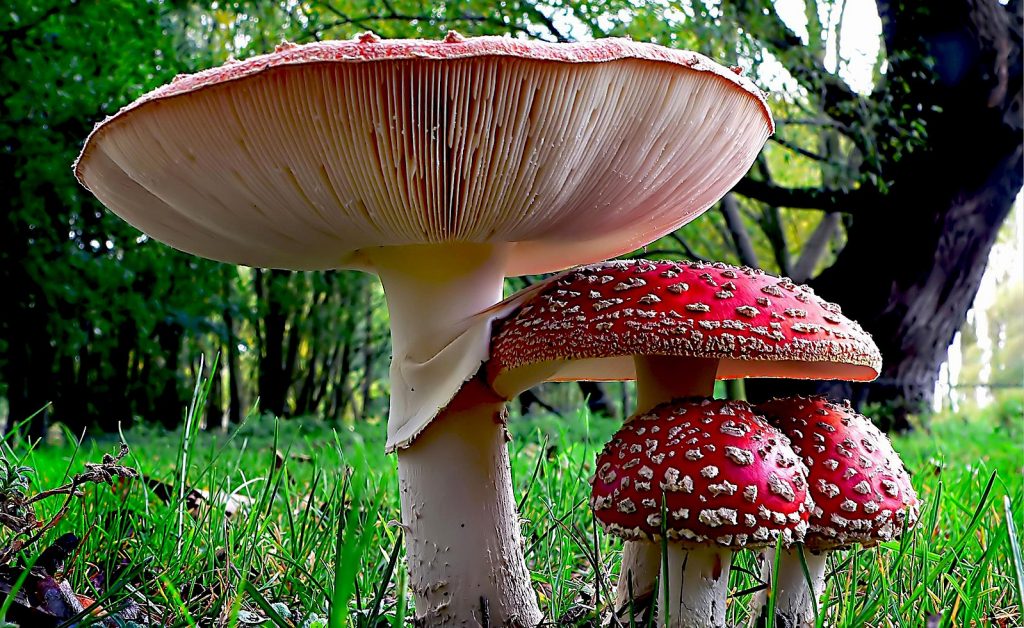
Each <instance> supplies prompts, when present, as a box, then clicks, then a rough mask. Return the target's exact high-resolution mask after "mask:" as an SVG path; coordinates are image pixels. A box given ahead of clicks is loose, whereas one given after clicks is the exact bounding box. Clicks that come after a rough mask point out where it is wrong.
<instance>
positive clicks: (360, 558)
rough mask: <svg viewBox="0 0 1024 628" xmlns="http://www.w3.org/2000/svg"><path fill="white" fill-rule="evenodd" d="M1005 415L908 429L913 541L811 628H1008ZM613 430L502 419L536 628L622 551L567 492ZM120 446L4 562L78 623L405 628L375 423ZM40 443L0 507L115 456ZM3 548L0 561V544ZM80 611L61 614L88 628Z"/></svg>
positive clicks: (103, 449) (845, 584)
mask: <svg viewBox="0 0 1024 628" xmlns="http://www.w3.org/2000/svg"><path fill="white" fill-rule="evenodd" d="M1015 412H1016V411H1011V414H1010V416H1005V415H1004V416H1002V418H999V417H998V416H997V414H998V413H993V412H988V413H985V414H983V415H982V414H978V413H974V414H971V415H965V414H961V415H942V416H935V417H932V418H931V419H930V422H929V427H928V429H927V430H924V429H919V430H917V431H916V432H915V433H913V434H912V435H910V436H907V437H897V438H895V439H894V440H895V445H896V449H897V450H898V451H899V452H900V453H901V454H902V455H903V458H904V460H905V462H906V464H907V466H908V468H909V469H910V470H911V471H912V473H913V478H914V485H915V486H916V488H917V491H918V493H919V495H920V497H921V498H922V499H923V501H924V503H925V507H924V509H923V512H922V517H921V521H920V525H919V526H918V527H917V528H916V529H914V530H913V531H912V532H911V533H910V534H909V535H908V536H906V537H905V538H904V539H903V540H902V541H901V542H891V543H885V544H883V545H882V546H880V547H879V548H877V549H871V550H854V551H849V552H836V553H834V554H832V558H831V559H830V561H831V562H830V569H829V573H830V577H829V579H828V584H827V604H826V605H824V606H823V607H822V608H821V612H822V613H823V615H821V622H820V625H824V626H850V627H854V626H857V627H859V626H927V627H929V628H930V627H932V626H971V625H975V626H988V625H994V626H1019V625H1021V621H1022V619H1021V605H1020V604H1021V600H1020V599H1019V596H1020V595H1021V588H1020V583H1021V578H1022V576H1024V574H1022V573H1021V570H1022V568H1021V557H1020V548H1019V546H1020V543H1019V539H1020V537H1019V535H1018V534H1017V532H1015V530H1014V527H1015V528H1016V530H1020V529H1022V528H1024V520H1022V519H1024V508H1022V500H1024V476H1022V473H1024V468H1022V465H1024V425H1022V423H1024V421H1022V420H1021V417H1020V416H1019V415H1015ZM194 424H195V423H194ZM616 427H617V425H616V424H615V422H614V421H611V420H608V419H591V418H588V417H587V416H585V415H583V416H579V417H573V418H562V419H558V418H555V417H553V416H547V417H540V418H531V419H527V418H515V419H513V420H512V421H511V430H512V432H513V441H512V444H511V447H512V460H513V473H514V477H515V484H516V491H517V494H518V495H521V496H522V502H521V513H522V517H523V519H524V523H523V525H524V534H525V538H526V554H527V559H528V562H529V564H530V567H531V569H532V571H533V582H534V587H535V589H536V590H537V592H538V593H539V597H540V601H541V606H542V610H543V611H544V613H545V617H546V618H547V621H550V622H552V624H553V625H554V624H557V625H569V626H572V625H594V621H595V617H596V616H597V614H598V613H600V614H604V613H605V612H606V611H607V608H608V602H609V594H608V591H609V589H613V588H614V584H613V583H614V578H615V577H616V573H617V570H618V560H617V555H618V550H619V549H620V547H621V544H620V542H619V541H617V540H615V539H613V538H610V537H608V536H607V535H605V534H603V533H602V532H601V531H599V530H595V529H594V525H593V519H592V516H591V514H590V512H589V509H588V507H587V498H588V493H589V486H588V484H587V481H586V479H587V477H588V476H589V475H590V474H591V473H592V469H591V467H592V462H593V459H594V455H595V452H596V451H597V450H599V448H600V446H601V444H602V443H603V442H604V441H605V439H607V438H608V436H609V435H610V434H611V433H613V432H614V430H615V429H616ZM125 437H126V440H127V443H128V445H129V446H130V452H129V453H128V454H127V456H126V457H125V458H124V459H123V460H121V464H124V465H126V466H128V467H133V468H135V469H137V470H138V471H140V472H141V473H142V474H143V476H142V478H140V479H138V480H131V479H128V480H125V479H120V478H114V482H113V484H112V486H107V485H106V484H102V483H98V484H97V483H85V484H83V485H82V486H81V492H82V495H81V497H80V498H79V499H71V500H70V501H69V502H68V509H67V511H66V512H65V513H64V514H63V515H62V516H61V517H60V519H59V521H57V522H56V523H55V525H54V527H53V528H52V529H49V530H47V532H46V534H45V536H44V537H43V538H42V539H40V540H39V541H38V542H36V543H35V544H33V545H30V546H28V547H26V548H25V549H24V550H23V557H24V558H25V559H26V560H28V561H37V560H38V564H40V565H42V564H44V563H46V561H50V564H51V566H50V569H51V570H53V571H59V572H61V573H63V574H64V575H66V579H67V582H68V583H69V584H70V588H71V589H73V590H74V591H75V592H77V593H78V594H79V595H82V596H86V597H88V598H91V599H93V600H95V601H96V605H95V606H92V607H91V608H92V609H93V610H96V609H97V608H102V609H105V610H103V611H100V613H99V614H102V613H103V612H107V613H111V614H115V615H116V616H117V617H118V618H119V619H120V620H128V619H131V618H133V617H135V622H136V623H137V624H138V625H146V622H144V618H145V617H146V616H147V615H148V616H149V617H150V625H182V626H185V625H267V626H310V627H315V626H326V625H328V619H327V616H328V611H329V606H330V605H331V604H332V601H333V603H334V604H335V605H337V606H336V607H340V608H348V609H350V610H349V613H348V620H349V622H350V624H351V625H357V626H378V625H400V624H403V623H409V621H410V620H411V616H412V611H411V609H410V606H411V599H410V598H409V597H408V595H406V594H404V592H405V591H406V589H407V587H406V586H405V583H406V573H405V570H404V565H403V560H402V545H401V538H400V529H399V528H398V527H396V526H395V525H393V524H392V522H394V521H395V520H397V519H399V513H398V503H397V490H396V486H397V480H396V469H395V461H394V458H393V457H386V456H385V455H384V454H383V425H382V424H380V423H379V422H377V423H374V422H370V423H367V424H365V425H361V426H359V428H358V429H354V428H351V427H341V428H338V429H331V428H330V427H329V426H327V425H326V424H325V423H324V422H322V421H312V420H292V421H282V422H277V421H274V420H273V419H272V418H269V417H253V418H251V419H249V420H248V421H247V422H246V423H245V424H243V425H242V426H241V427H240V428H238V429H237V430H236V431H234V432H233V433H231V434H211V433H206V432H201V431H198V430H196V429H192V430H190V431H188V432H186V431H185V430H179V431H177V432H173V433H166V432H163V431H158V430H155V429H153V428H142V429H135V430H133V431H131V432H129V433H128V434H126V435H125ZM55 440H56V441H58V442H56V443H50V444H46V443H41V444H39V445H37V446H36V447H34V448H33V447H29V446H28V445H27V444H26V443H24V442H21V441H11V439H8V441H7V444H6V446H5V448H4V449H5V451H4V456H5V458H6V462H5V463H4V464H3V465H2V466H3V469H0V471H6V476H7V477H6V479H4V477H3V475H4V474H2V473H0V490H5V491H8V493H7V494H6V495H5V496H4V499H6V500H7V501H8V502H9V501H10V492H11V491H15V492H17V491H18V490H21V489H19V488H18V486H17V484H18V478H19V477H22V476H23V477H24V478H25V479H27V480H28V481H29V486H28V489H27V490H24V491H23V492H24V494H25V495H26V496H28V497H30V496H31V495H33V494H36V493H38V492H39V491H42V490H44V489H49V488H53V487H57V486H58V485H61V484H63V483H65V482H67V481H69V478H71V477H72V476H73V475H74V474H76V473H79V472H82V471H84V470H85V469H86V467H85V463H86V462H100V460H101V458H102V456H103V454H104V453H107V452H116V450H117V444H118V439H117V437H116V436H112V437H111V436H108V437H102V438H98V439H87V440H86V441H85V442H84V443H81V444H76V442H75V441H74V439H71V438H67V437H65V438H64V439H55ZM62 440H63V442H60V441H62ZM15 462H16V464H15ZM108 464H116V463H113V462H111V461H109V460H108ZM18 465H23V466H25V467H29V468H31V469H32V470H31V471H28V470H24V469H23V470H21V471H20V472H19V471H18V470H17V468H16V467H17V466H18ZM182 470H185V473H184V474H183V473H182ZM100 475H102V474H100ZM100 479H104V478H100ZM64 502H65V497H64V496H63V495H56V496H54V497H50V498H46V499H43V500H41V501H40V502H38V503H36V504H35V508H36V513H37V514H38V518H39V520H40V522H45V521H47V520H48V519H49V518H51V517H53V516H54V515H55V514H56V513H57V512H58V510H59V508H60V507H61V506H62V504H64ZM354 506H358V508H353V507H354ZM229 513H230V514H229ZM350 513H352V514H354V515H355V516H351V514H350ZM1008 513H1012V515H1011V520H1008V518H1007V517H1008ZM1014 521H1015V526H1014V525H1013V522H1014ZM1008 524H1009V525H1008ZM41 525H42V524H41V523H40V524H36V527H37V528H39V527H40V526H41ZM65 533H72V534H74V535H76V536H77V537H78V541H79V542H78V543H77V544H76V542H75V540H74V539H72V538H71V537H63V540H62V541H61V543H58V544H57V545H52V546H51V547H50V550H49V553H48V554H44V556H43V557H42V558H40V557H39V554H40V552H41V551H42V550H43V549H44V548H45V547H47V545H49V544H52V543H54V540H55V539H57V538H58V536H60V535H61V534H65ZM595 539H596V546H597V547H598V552H596V555H595V552H594V550H593V548H594V547H595ZM2 541H3V543H4V544H6V545H7V546H8V547H9V544H10V541H11V539H10V537H9V535H8V536H5V537H4V538H3V539H2ZM61 546H63V547H64V550H65V551H66V554H67V555H66V558H65V560H64V561H63V562H64V566H63V568H61V567H60V566H59V564H58V565H57V566H53V561H52V554H53V552H55V551H56V552H57V554H60V557H62V558H63V557H65V556H64V554H62V553H61V552H60V551H57V550H55V549H54V548H59V547H61ZM2 547H3V546H0V549H2ZM336 564H337V565H339V566H340V568H339V569H337V570H335V568H334V567H335V565H336ZM735 565H736V568H734V569H733V572H732V576H731V583H730V585H731V586H730V591H731V597H730V603H729V609H728V614H729V618H730V623H735V624H737V625H742V624H743V622H745V621H746V619H747V617H746V614H747V607H748V601H749V599H750V597H751V595H752V593H751V590H754V589H756V588H757V587H758V585H759V582H758V581H757V579H756V578H754V577H753V575H752V571H751V569H752V567H753V553H752V552H743V553H741V554H740V555H738V558H737V560H736V562H735ZM40 573H41V572H40V571H39V570H38V569H37V570H36V572H35V574H33V575H31V576H29V577H28V578H27V579H26V578H15V579H16V580H17V581H16V582H14V583H13V585H14V586H15V588H23V589H24V590H25V591H27V592H28V596H27V598H28V600H26V595H25V594H24V593H22V594H20V595H19V596H8V600H7V602H5V603H4V604H3V607H2V608H0V612H2V613H5V614H6V617H7V619H8V620H11V621H15V622H17V623H20V624H21V625H32V626H43V625H44V623H40V622H39V618H38V617H36V616H34V615H32V613H38V612H39V609H38V608H37V609H29V608H28V607H29V606H32V605H33V604H32V603H31V599H33V596H37V597H38V596H39V595H40V593H39V592H40V591H44V589H45V586H44V584H45V582H51V584H52V582H53V581H52V580H47V579H45V577H46V574H43V578H44V580H45V582H44V583H43V584H41V582H42V581H41V580H40ZM11 574H17V570H15V571H13V572H10V573H7V575H6V576H4V573H0V587H2V589H0V590H6V589H7V588H9V587H10V586H11V584H12V583H10V582H6V581H5V578H7V579H11V578H14V576H13V575H11ZM60 580H61V578H60V576H58V577H57V578H56V582H58V583H59V582H60ZM29 583H31V586H30V584H29ZM63 586H64V588H65V591H67V585H63ZM32 587H34V589H33V588H32ZM400 592H402V594H400ZM51 597H52V596H51ZM72 606H73V605H72ZM43 610H44V611H45V610H47V609H43ZM49 610H53V609H52V608H51V609H49ZM74 610H75V609H74V608H72V609H70V611H69V610H68V609H64V610H63V611H62V612H64V613H69V612H72V611H74ZM88 610H89V609H88V608H87V609H86V610H85V611H83V612H82V613H79V615H80V616H81V617H84V618H85V622H86V623H89V622H96V621H97V619H96V617H97V615H86V613H88ZM54 612H60V609H57V610H56V611H54ZM154 618H156V619H154ZM29 619H31V620H32V621H31V622H30V621H28V620H29ZM341 619H342V617H340V616H339V617H337V618H335V621H331V622H330V625H332V626H333V625H338V626H340V625H344V624H343V623H341ZM76 620H78V619H77V618H76V619H73V620H72V621H76ZM106 623H107V624H108V625H115V622H113V621H110V617H108V621H107V622H106ZM59 624H60V622H55V623H53V624H52V625H59ZM65 625H70V624H65ZM116 625H130V624H128V623H126V622H125V621H121V622H120V623H117V624H116Z"/></svg>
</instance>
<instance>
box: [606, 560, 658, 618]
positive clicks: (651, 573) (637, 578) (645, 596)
mask: <svg viewBox="0 0 1024 628" xmlns="http://www.w3.org/2000/svg"><path fill="white" fill-rule="evenodd" d="M660 570H661V545H659V544H658V543H652V542H651V541H626V543H625V544H623V546H622V567H621V571H619V584H618V586H616V588H615V610H616V611H617V612H618V614H619V619H620V620H621V621H622V623H623V625H625V626H628V625H629V623H630V622H629V617H630V615H631V613H630V610H631V609H632V608H633V606H635V607H636V611H637V612H636V614H635V615H633V620H634V623H639V622H641V621H642V619H643V615H644V612H643V609H644V608H646V607H647V606H648V605H649V604H653V603H654V600H653V599H650V598H653V595H654V585H655V583H656V582H657V581H658V572H659V571H660ZM630 582H632V585H633V586H632V589H633V591H632V593H633V596H632V598H630ZM631 601H632V602H633V605H632V606H631V604H630V602H631Z"/></svg>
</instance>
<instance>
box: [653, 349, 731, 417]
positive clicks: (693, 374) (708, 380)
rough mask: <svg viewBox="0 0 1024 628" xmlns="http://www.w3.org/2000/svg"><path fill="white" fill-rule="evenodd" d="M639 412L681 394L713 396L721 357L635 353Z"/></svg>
mask: <svg viewBox="0 0 1024 628" xmlns="http://www.w3.org/2000/svg"><path fill="white" fill-rule="evenodd" d="M633 365H634V368H635V369H636V407H637V414H641V413H643V412H646V411H647V410H650V409H651V408H653V407H654V406H656V405H658V404H661V403H665V402H666V401H672V400H673V399H679V398H682V397H710V396H711V395H712V394H714V392H715V375H716V374H717V373H718V360H717V359H714V358H679V357H673V356H664V355H648V356H635V357H634V358H633Z"/></svg>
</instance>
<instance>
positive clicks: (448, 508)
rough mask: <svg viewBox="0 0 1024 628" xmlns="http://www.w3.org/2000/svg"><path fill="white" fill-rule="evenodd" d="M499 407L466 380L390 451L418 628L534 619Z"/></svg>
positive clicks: (534, 603)
mask: <svg viewBox="0 0 1024 628" xmlns="http://www.w3.org/2000/svg"><path fill="white" fill-rule="evenodd" d="M503 408H504V402H503V401H502V400H501V399H499V398H497V397H496V396H495V395H494V393H493V392H491V391H490V390H489V389H488V388H486V387H485V386H484V385H483V384H481V383H480V382H478V381H477V380H475V379H474V380H471V381H470V382H468V383H467V384H466V385H465V386H464V387H463V388H462V390H461V391H459V393H458V395H456V397H455V399H453V400H452V402H451V404H450V405H449V406H448V408H447V409H445V410H444V411H443V412H442V413H441V414H440V415H439V416H438V417H437V418H436V419H435V420H434V421H433V422H432V423H431V424H430V426H429V427H428V428H427V429H426V430H425V431H424V432H423V433H422V434H420V436H419V437H418V438H417V439H416V440H415V441H414V442H413V443H412V445H410V446H409V447H407V448H405V449H400V450H399V451H398V482H399V489H400V491H401V502H402V523H403V527H404V528H405V532H406V556H407V560H408V564H409V574H410V585H411V587H412V590H413V593H414V594H415V596H416V625H418V626H487V625H490V626H522V627H526V626H529V627H531V628H532V627H533V626H536V625H537V624H538V623H540V621H541V613H540V610H539V609H538V607H537V599H536V596H535V594H534V592H533V590H532V589H531V588H530V574H529V571H528V570H527V568H526V562H525V560H524V559H523V550H522V536H521V533H520V531H519V518H518V516H517V515H516V503H515V500H514V499H513V496H512V480H511V477H512V476H511V472H510V467H509V457H508V449H507V446H506V442H507V436H506V432H505V426H504V423H503V421H502V419H503V411H504V410H503Z"/></svg>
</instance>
